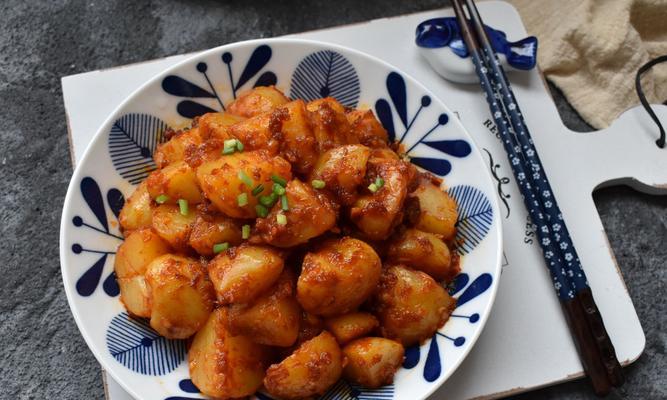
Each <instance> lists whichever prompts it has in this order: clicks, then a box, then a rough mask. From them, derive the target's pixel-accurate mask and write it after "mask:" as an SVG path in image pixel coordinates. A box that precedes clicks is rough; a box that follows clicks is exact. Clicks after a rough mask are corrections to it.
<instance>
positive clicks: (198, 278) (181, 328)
mask: <svg viewBox="0 0 667 400" xmlns="http://www.w3.org/2000/svg"><path fill="white" fill-rule="evenodd" d="M146 282H147V283H148V286H149V287H150V290H151V302H152V309H151V321H150V323H151V327H152V328H153V329H155V330H156V331H157V332H158V333H159V334H160V335H162V336H164V337H166V338H169V339H186V338H189V337H190V336H192V335H194V334H195V333H196V332H197V331H198V330H199V329H200V328H201V327H202V326H204V324H205V323H206V320H207V319H208V316H209V314H210V313H211V311H212V310H213V301H214V299H215V293H214V291H213V286H212V285H211V282H210V281H209V280H208V277H207V276H206V270H205V269H204V266H203V265H201V264H200V263H199V261H197V260H193V259H191V258H186V257H181V256H175V255H172V254H165V255H163V256H160V257H158V258H156V259H155V260H153V261H152V262H151V263H150V264H148V267H146Z"/></svg>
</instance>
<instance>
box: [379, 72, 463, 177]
mask: <svg viewBox="0 0 667 400" xmlns="http://www.w3.org/2000/svg"><path fill="white" fill-rule="evenodd" d="M386 87H387V93H388V94H389V98H390V100H391V104H392V105H393V111H392V107H391V105H390V104H389V101H388V100H387V99H385V98H381V99H378V100H377V101H376V102H375V113H376V114H377V117H378V119H379V120H380V122H381V123H382V125H383V126H384V128H385V129H386V130H387V133H388V134H389V140H390V141H392V142H393V141H396V140H397V141H398V143H403V142H407V139H408V137H409V133H411V129H412V128H413V126H414V123H415V121H416V120H417V119H418V118H419V116H420V115H421V113H422V111H423V110H424V109H426V108H428V107H429V106H430V105H431V101H432V99H431V97H430V96H428V95H424V96H422V97H421V99H420V101H419V107H418V108H417V111H416V112H415V113H414V114H413V115H411V116H409V115H408V104H407V101H408V100H407V98H408V97H407V89H406V85H405V80H404V79H403V77H402V76H401V75H400V74H399V73H397V72H390V73H389V75H387V79H386ZM394 112H395V113H396V116H397V117H398V120H399V121H400V123H401V125H402V126H403V128H404V129H403V132H402V133H401V134H398V133H397V130H396V126H395V125H394ZM434 122H435V123H434V125H433V126H432V127H431V128H430V129H428V130H427V131H426V132H424V133H423V134H422V136H421V137H420V138H419V139H418V140H416V141H413V142H412V145H411V146H410V147H408V149H407V151H406V153H407V154H408V156H409V157H410V160H411V161H412V163H413V164H415V165H418V166H420V167H422V168H424V169H426V170H429V171H431V172H433V173H434V174H436V175H440V176H445V175H447V174H449V172H450V171H451V169H452V164H451V163H450V162H449V161H448V160H446V159H444V158H431V157H420V156H415V155H412V154H410V152H411V151H412V150H414V149H415V148H416V147H417V146H418V145H420V144H424V145H426V146H429V147H431V148H433V149H436V150H438V151H440V152H442V153H444V154H447V155H450V156H453V157H458V158H463V157H467V156H468V155H469V154H470V153H471V152H472V148H471V146H470V144H469V143H468V142H467V141H465V140H460V139H459V140H437V141H426V139H427V138H428V137H429V136H430V135H431V134H432V133H433V132H434V131H435V130H436V129H438V128H439V127H441V126H444V125H446V124H447V123H448V122H449V116H447V114H445V113H442V114H440V115H438V117H437V121H434Z"/></svg>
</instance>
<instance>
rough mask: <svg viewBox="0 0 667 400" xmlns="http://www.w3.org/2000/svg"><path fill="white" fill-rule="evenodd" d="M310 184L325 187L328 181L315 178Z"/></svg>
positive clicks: (317, 187)
mask: <svg viewBox="0 0 667 400" xmlns="http://www.w3.org/2000/svg"><path fill="white" fill-rule="evenodd" d="M310 184H311V185H312V186H313V187H314V188H315V189H324V186H326V183H324V181H321V180H319V179H313V180H312V181H311V182H310Z"/></svg>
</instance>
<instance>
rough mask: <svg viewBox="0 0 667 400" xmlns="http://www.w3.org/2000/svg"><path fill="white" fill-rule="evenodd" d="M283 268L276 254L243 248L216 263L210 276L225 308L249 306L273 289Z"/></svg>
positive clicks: (261, 248)
mask: <svg viewBox="0 0 667 400" xmlns="http://www.w3.org/2000/svg"><path fill="white" fill-rule="evenodd" d="M283 266H284V262H283V259H282V258H281V257H280V254H279V253H278V252H277V251H276V250H274V249H272V248H270V247H264V246H253V245H247V244H242V245H241V246H238V247H232V248H231V249H229V250H227V251H223V252H222V253H220V254H218V255H217V256H216V257H215V258H214V259H212V260H211V261H210V262H209V264H208V273H209V276H210V277H211V281H213V286H214V287H215V291H216V293H217V294H218V300H219V301H220V303H221V304H230V303H249V302H251V301H253V300H254V299H255V298H257V297H258V296H259V295H260V294H261V293H262V292H264V291H265V290H267V289H269V288H270V287H271V286H273V284H274V283H275V282H276V280H277V279H278V277H279V276H280V273H281V272H282V270H283Z"/></svg>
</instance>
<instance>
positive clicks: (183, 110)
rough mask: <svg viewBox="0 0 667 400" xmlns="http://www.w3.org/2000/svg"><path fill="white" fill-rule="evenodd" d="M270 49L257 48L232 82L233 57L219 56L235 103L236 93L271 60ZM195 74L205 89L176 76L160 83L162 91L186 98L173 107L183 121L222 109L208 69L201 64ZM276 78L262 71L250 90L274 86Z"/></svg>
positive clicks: (166, 78) (268, 47)
mask: <svg viewBox="0 0 667 400" xmlns="http://www.w3.org/2000/svg"><path fill="white" fill-rule="evenodd" d="M272 54H273V53H272V50H271V47H270V46H268V45H265V44H264V45H260V46H258V47H257V48H255V50H254V51H253V52H252V54H251V55H250V57H249V58H248V60H247V61H246V64H245V67H244V68H243V70H242V72H241V75H240V76H239V78H238V80H234V71H233V68H232V63H233V61H234V56H233V55H232V53H230V52H225V53H224V54H222V56H221V60H222V62H223V63H224V64H226V65H227V74H228V82H229V86H230V87H231V89H232V96H233V98H234V99H235V98H236V95H237V93H238V91H239V90H240V89H241V88H242V87H244V85H246V83H248V82H249V81H250V80H251V79H252V78H253V77H255V76H256V75H257V74H258V73H259V72H260V71H261V70H262V69H263V68H264V67H265V66H266V65H267V64H268V63H269V61H270V60H271V56H272ZM196 69H197V72H199V73H201V74H202V75H203V76H204V80H205V81H206V84H207V86H208V88H202V87H200V86H198V85H196V84H194V83H192V82H190V81H188V80H187V79H184V78H182V77H180V76H177V75H168V76H166V77H165V78H164V79H163V80H162V89H163V90H164V91H165V92H167V93H169V94H171V95H174V96H178V97H185V98H188V100H183V101H181V102H179V103H178V105H177V106H176V111H178V113H179V114H180V115H182V116H183V117H185V118H194V117H197V116H199V115H202V114H206V113H209V112H215V111H220V110H222V111H224V110H225V105H224V103H225V102H224V101H223V99H222V98H221V97H220V95H219V94H218V92H217V91H216V90H215V86H216V85H214V84H213V82H212V80H211V77H210V76H209V75H208V73H207V71H208V65H207V64H206V63H205V62H200V63H198V64H197V65H196ZM277 80H278V78H277V77H276V74H274V73H273V72H271V71H265V72H264V73H262V74H261V75H260V76H259V78H257V80H256V81H255V83H254V85H253V87H257V86H269V85H275V84H276V83H277ZM190 99H215V100H217V103H218V105H219V106H220V109H219V110H214V109H213V108H211V107H209V106H207V105H204V104H201V103H199V102H196V101H193V100H190Z"/></svg>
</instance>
